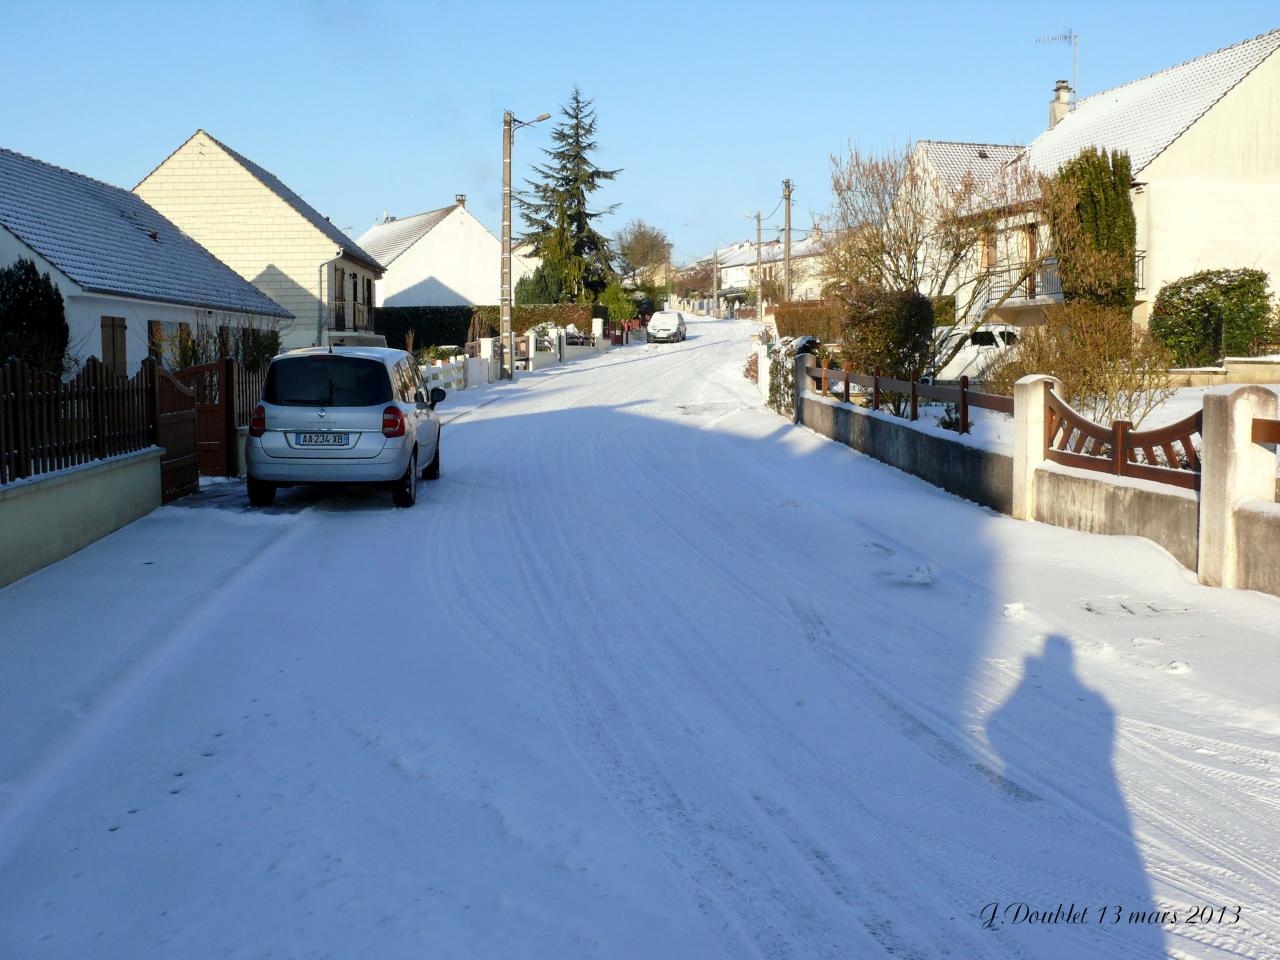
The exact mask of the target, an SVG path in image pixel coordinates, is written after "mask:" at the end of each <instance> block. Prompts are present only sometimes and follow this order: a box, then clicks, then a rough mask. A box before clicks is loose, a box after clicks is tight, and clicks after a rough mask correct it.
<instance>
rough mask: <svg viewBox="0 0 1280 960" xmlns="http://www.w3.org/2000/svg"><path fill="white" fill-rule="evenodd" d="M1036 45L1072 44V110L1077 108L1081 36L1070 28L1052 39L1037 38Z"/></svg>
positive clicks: (1056, 34)
mask: <svg viewBox="0 0 1280 960" xmlns="http://www.w3.org/2000/svg"><path fill="white" fill-rule="evenodd" d="M1036 43H1069V44H1071V109H1072V110H1074V109H1075V108H1076V97H1077V95H1078V94H1077V91H1078V90H1079V89H1080V34H1078V33H1076V32H1075V31H1074V30H1072V29H1071V28H1070V27H1067V29H1066V30H1064V31H1062V33H1055V34H1054V35H1053V36H1051V37H1036Z"/></svg>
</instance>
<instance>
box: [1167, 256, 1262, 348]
mask: <svg viewBox="0 0 1280 960" xmlns="http://www.w3.org/2000/svg"><path fill="white" fill-rule="evenodd" d="M1150 327H1151V332H1152V333H1153V334H1154V335H1155V336H1156V338H1157V339H1159V340H1161V341H1162V342H1163V343H1165V344H1166V345H1167V346H1168V347H1170V348H1171V349H1172V350H1173V352H1174V358H1175V362H1176V363H1177V364H1178V365H1179V366H1182V367H1201V366H1205V365H1207V364H1210V363H1214V362H1216V361H1218V360H1220V359H1222V357H1224V356H1228V357H1240V356H1244V357H1247V356H1252V355H1254V354H1255V353H1257V352H1258V350H1259V349H1260V348H1261V347H1262V346H1263V345H1264V344H1265V343H1267V342H1268V341H1269V340H1270V339H1271V338H1272V336H1273V335H1274V331H1273V329H1272V318H1271V298H1270V297H1269V296H1268V295H1267V274H1266V272H1265V271H1263V270H1250V269H1244V270H1202V271H1201V272H1199V273H1193V274H1192V275H1191V276H1189V277H1183V278H1182V279H1181V280H1175V281H1173V282H1172V283H1167V284H1165V285H1164V286H1163V287H1161V288H1160V292H1159V294H1157V295H1156V302H1155V304H1154V306H1153V307H1152V310H1151V323H1150Z"/></svg>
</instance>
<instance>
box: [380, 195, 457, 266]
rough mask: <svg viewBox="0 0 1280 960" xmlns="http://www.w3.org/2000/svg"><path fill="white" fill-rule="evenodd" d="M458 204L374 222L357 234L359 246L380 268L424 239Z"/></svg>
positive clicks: (389, 264) (389, 263) (388, 264)
mask: <svg viewBox="0 0 1280 960" xmlns="http://www.w3.org/2000/svg"><path fill="white" fill-rule="evenodd" d="M460 206H461V204H458V203H454V204H450V205H449V206H447V207H441V208H440V209H439V210H428V211H427V212H426V213H417V214H414V215H413V216H412V217H399V218H397V217H392V218H390V219H389V220H385V221H383V222H382V223H375V224H374V225H373V226H372V227H370V228H369V229H368V230H366V231H365V232H364V233H362V234H360V240H359V241H358V242H359V244H360V246H361V247H363V248H364V249H365V250H367V251H369V253H370V254H372V255H373V256H374V257H376V258H377V259H378V262H379V263H381V264H382V265H383V266H384V267H389V266H391V263H392V261H393V260H395V258H396V257H398V256H400V254H402V253H404V252H405V251H406V250H408V249H409V248H410V247H411V246H413V245H414V244H415V243H417V242H418V241H419V240H421V239H422V238H423V237H425V236H426V235H427V234H428V233H430V232H431V231H432V230H434V229H435V228H436V227H437V226H439V225H440V223H442V222H443V221H444V218H445V217H447V216H449V214H451V213H453V211H454V210H456V209H457V208H458V207H460Z"/></svg>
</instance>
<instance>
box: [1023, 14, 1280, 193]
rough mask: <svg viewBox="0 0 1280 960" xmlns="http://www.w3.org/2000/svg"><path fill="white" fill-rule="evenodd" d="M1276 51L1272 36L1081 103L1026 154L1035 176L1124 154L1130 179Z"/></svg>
mask: <svg viewBox="0 0 1280 960" xmlns="http://www.w3.org/2000/svg"><path fill="white" fill-rule="evenodd" d="M1277 47H1280V30H1272V31H1271V32H1270V33H1264V34H1262V35H1260V36H1257V37H1254V38H1253V39H1252V40H1245V41H1244V42H1243V43H1237V44H1236V45H1235V46H1232V47H1224V48H1222V49H1221V50H1217V51H1215V52H1213V53H1209V54H1205V55H1204V56H1202V57H1197V58H1196V59H1195V60H1188V61H1187V62H1186V63H1182V64H1179V65H1178V66H1176V67H1169V68H1168V69H1167V70H1161V71H1160V72H1159V73H1153V74H1151V75H1150V76H1148V77H1143V78H1142V79H1141V80H1134V81H1132V82H1131V83H1126V84H1123V85H1122V86H1119V87H1112V88H1111V89H1110V90H1104V91H1103V92H1102V93H1096V94H1094V95H1093V96H1090V97H1085V98H1084V99H1082V100H1080V101H1079V103H1077V104H1076V108H1075V110H1073V111H1071V112H1070V113H1068V114H1067V116H1066V117H1064V118H1063V119H1062V120H1061V121H1060V122H1059V123H1058V124H1057V125H1056V126H1055V127H1053V128H1052V129H1050V130H1046V131H1045V132H1044V133H1042V134H1040V136H1038V137H1036V139H1035V140H1033V141H1032V142H1031V146H1030V147H1028V150H1027V152H1028V156H1029V158H1030V161H1031V165H1032V167H1033V168H1034V169H1036V170H1038V171H1040V172H1041V173H1054V172H1056V171H1057V169H1058V168H1059V167H1061V166H1062V164H1064V163H1066V162H1067V161H1068V160H1071V159H1072V158H1074V157H1076V156H1078V155H1079V153H1080V151H1081V150H1084V149H1086V148H1088V147H1098V148H1106V149H1108V150H1123V151H1125V152H1127V153H1128V154H1129V159H1130V162H1131V164H1132V168H1133V172H1134V173H1135V174H1137V173H1138V172H1139V171H1141V170H1142V169H1143V168H1145V167H1146V166H1147V165H1148V164H1150V163H1151V161H1152V160H1154V159H1155V158H1156V157H1158V156H1159V155H1160V154H1161V153H1163V152H1164V150H1165V149H1166V148H1167V147H1168V146H1169V144H1171V143H1173V142H1174V141H1175V140H1177V139H1178V137H1180V136H1181V135H1182V134H1183V132H1185V131H1186V130H1187V128H1188V127H1190V126H1191V125H1192V124H1193V123H1195V122H1196V121H1197V120H1199V119H1200V117H1202V116H1203V115H1204V114H1205V112H1206V111H1208V110H1209V108H1210V107H1212V106H1213V105H1214V104H1215V103H1217V102H1218V101H1219V100H1221V99H1222V98H1223V96H1225V95H1226V94H1227V93H1228V92H1229V91H1230V90H1231V89H1232V88H1233V87H1234V86H1235V85H1236V84H1238V83H1239V82H1240V81H1241V80H1243V79H1244V78H1245V77H1246V76H1248V75H1249V73H1251V72H1252V71H1253V70H1254V69H1256V68H1257V67H1258V65H1259V64H1261V63H1262V62H1263V61H1264V60H1266V59H1267V58H1268V57H1270V56H1271V55H1272V54H1274V53H1275V51H1276V48H1277Z"/></svg>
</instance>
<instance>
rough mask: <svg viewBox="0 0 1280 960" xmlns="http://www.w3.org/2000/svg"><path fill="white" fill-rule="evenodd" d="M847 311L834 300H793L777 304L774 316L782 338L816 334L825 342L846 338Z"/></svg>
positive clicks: (836, 341) (814, 335)
mask: <svg viewBox="0 0 1280 960" xmlns="http://www.w3.org/2000/svg"><path fill="white" fill-rule="evenodd" d="M847 314H848V311H847V310H846V308H845V306H844V305H843V304H842V303H839V302H838V301H835V300H791V301H788V302H787V303H780V304H778V305H777V306H776V307H775V308H774V311H773V319H774V320H775V321H776V322H777V324H778V336H780V337H817V338H818V339H819V340H821V341H822V342H823V343H839V342H840V341H841V340H843V339H844V327H845V323H846V322H847V321H848V316H847Z"/></svg>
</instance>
